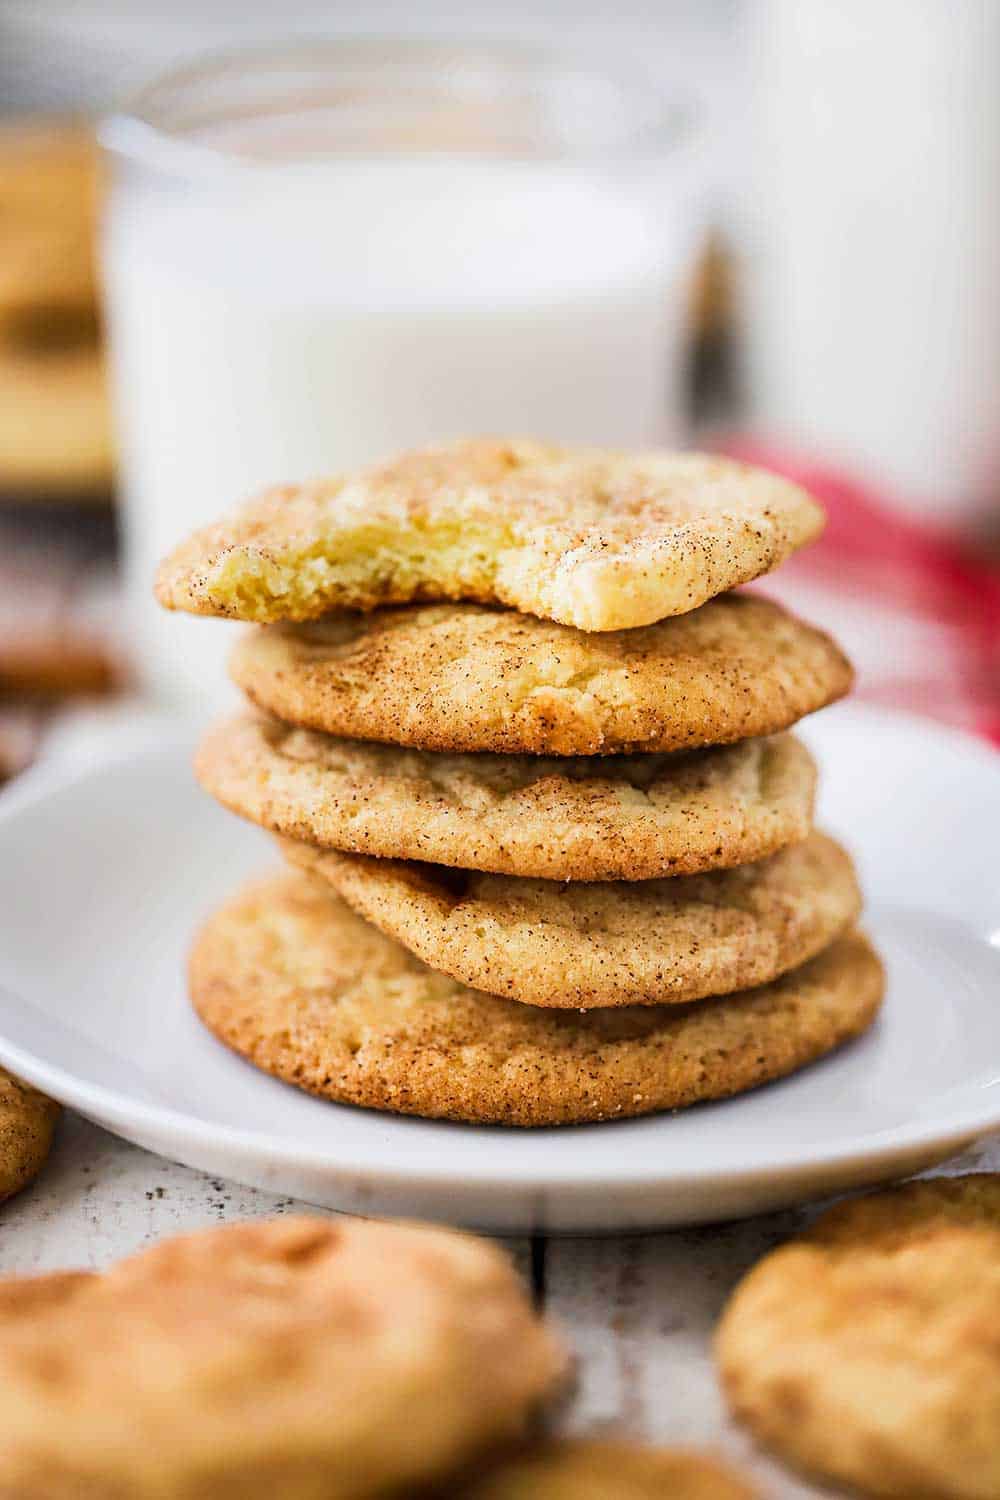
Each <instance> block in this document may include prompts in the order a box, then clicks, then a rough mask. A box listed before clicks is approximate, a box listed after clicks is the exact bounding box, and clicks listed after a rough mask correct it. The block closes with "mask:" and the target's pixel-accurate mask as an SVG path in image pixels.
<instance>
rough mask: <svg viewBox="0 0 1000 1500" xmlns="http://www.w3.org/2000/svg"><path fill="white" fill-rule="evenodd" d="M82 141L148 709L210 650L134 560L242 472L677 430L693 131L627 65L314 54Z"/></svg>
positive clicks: (179, 91) (322, 48) (284, 58)
mask: <svg viewBox="0 0 1000 1500" xmlns="http://www.w3.org/2000/svg"><path fill="white" fill-rule="evenodd" d="M103 139H104V144H105V147H106V150H107V153H108V156H109V158H110V163H111V168H112V171H111V191H110V195H109V203H108V208H107V213H106V224H105V232H104V269H105V283H106V293H107V303H108V319H109V327H110V335H111V349H112V368H113V378H114V388H115V401H116V408H117V421H118V436H119V445H120V454H121V465H122V483H123V492H124V495H123V502H124V503H123V517H124V540H125V567H126V585H127V595H128V607H129V610H130V612H131V629H132V633H133V639H134V642H135V649H136V656H137V665H138V668H139V671H140V674H141V675H142V677H143V679H144V681H145V684H146V686H147V688H148V689H150V690H151V691H152V692H154V693H155V694H157V695H158V696H160V697H161V698H163V699H165V700H174V701H179V702H183V701H184V700H186V701H187V702H188V703H189V704H190V703H191V700H192V699H195V700H201V701H203V702H208V701H210V700H212V699H215V698H218V696H219V694H220V691H221V684H222V681H223V670H222V657H223V656H224V654H225V652H226V651H227V650H228V648H229V646H230V645H231V644H232V638H231V630H230V628H223V627H222V626H220V625H219V624H218V623H216V622H207V621H199V620H194V619H190V618H187V617H177V616H175V617H173V618H170V617H168V616H166V615H164V614H163V613H162V612H158V611H157V609H156V607H155V605H154V604H153V602H152V596H151V588H152V580H153V575H154V571H155V567H156V564H157V561H158V560H159V558H160V557H161V556H162V555H163V554H164V553H165V552H167V551H168V550H169V549H170V547H171V546H172V545H173V544H174V543H175V542H176V541H177V540H178V539H179V538H180V537H182V536H183V535H184V534H185V533H186V532H187V531H189V530H190V529H191V528H192V527H194V526H196V525H198V524H200V523H202V522H204V521H208V520H211V519H213V518H214V517H216V516H217V515H219V514H220V513H221V512H223V511H225V510H227V509H229V508H231V507H232V506H233V505H235V504H236V503H238V502H239V501H240V500H242V499H244V498H245V497H247V496H248V495H250V494H252V493H253V492H255V491H256V490H258V489H260V488H261V487H263V486H264V485H267V484H269V483H272V482H275V481H288V480H296V479H305V478H309V477H313V476H316V475H319V474H323V473H335V472H337V471H339V470H342V469H345V468H349V467H352V466H354V465H357V464H361V463H365V462H368V461H370V460H374V459H377V458H380V457H383V456H387V455H390V454H392V453H393V452H395V451H396V450H399V449H403V448H407V447H411V446H416V445H419V444H423V443H428V442H434V441H441V440H445V439H448V438H451V437H455V436H460V435H468V434H519V435H525V436H541V437H546V438H552V439H564V440H567V441H576V442H587V443H608V444H622V445H630V444H640V445H641V444H651V443H659V442H663V441H671V440H674V439H676V438H677V437H678V436H679V434H680V429H681V425H682V412H683V398H682V391H681V382H680V373H681V366H682V353H683V340H684V333H685V326H684V324H685V308H686V283H687V276H688V272H689V269H690V265H691V262H692V259H693V256H694V254H695V253H696V250H697V242H698V233H697V230H698V222H697V221H698V213H697V206H696V203H695V201H694V187H695V177H694V174H693V171H692V165H693V159H694V153H693V146H694V139H695V131H694V128H693V125H692V121H691V117H690V114H689V112H688V111H687V109H686V108H684V107H682V106H681V105H679V104H678V102H677V101H676V100H673V99H670V98H665V97H663V94H662V91H660V90H657V89H652V88H650V87H649V86H648V85H645V84H644V83H643V82H642V80H641V78H636V77H634V76H632V75H631V74H629V73H620V74H616V73H613V72H603V71H599V70H595V69H594V68H592V67H588V66H583V65H580V64H578V63H574V62H571V61H568V60H566V59H565V58H562V57H560V56H559V55H556V54H552V53H548V52H544V51H539V50H535V49H524V48H521V47H517V46H514V47H511V46H500V45H492V44H490V45H481V44H478V43H477V44H470V45H459V46H452V45H442V44H439V43H415V42H406V43H393V44H387V43H383V42H324V43H319V44H316V45H311V46H301V45H298V46H295V47H292V48H288V49H284V50H280V51H273V50H272V51H268V52H257V53H249V54H245V55H242V56H234V57H231V58H228V59H224V60H221V61H218V62H213V63H209V64H206V65H204V66H200V67H196V68H192V69H188V70H184V71H181V72H177V73H174V74H172V75H171V76H169V77H167V78H165V79H163V80H162V81H160V82H159V83H157V84H155V85H154V86H152V87H151V88H149V89H148V90H147V91H146V92H145V94H144V95H143V96H142V97H141V99H140V100H139V101H138V103H137V104H136V106H135V108H134V110H133V111H132V112H130V113H128V114H123V115H120V116H117V117H115V118H113V119H111V120H109V121H107V122H106V124H105V127H104V131H103ZM234 628H235V627H234Z"/></svg>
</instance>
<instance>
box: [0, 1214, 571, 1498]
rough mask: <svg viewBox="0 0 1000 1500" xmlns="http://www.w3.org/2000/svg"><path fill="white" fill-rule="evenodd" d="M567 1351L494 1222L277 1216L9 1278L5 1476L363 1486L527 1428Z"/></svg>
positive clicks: (6, 1484)
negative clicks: (100, 1268)
mask: <svg viewBox="0 0 1000 1500" xmlns="http://www.w3.org/2000/svg"><path fill="white" fill-rule="evenodd" d="M564 1369H565V1357H564V1354H563V1352H562V1350H561V1348H560V1346H559V1344H558V1343H557V1341H556V1340H555V1338H554V1337H553V1335H552V1334H551V1333H550V1332H549V1331H548V1329H547V1328H545V1326H544V1325H543V1324H542V1323H541V1322H540V1321H539V1320H538V1318H537V1317H536V1316H535V1314H534V1313H533V1311H532V1308H531V1304H530V1302H529V1300H528V1298H527V1296H526V1295H525V1292H524V1291H523V1290H522V1288H521V1286H520V1284H519V1282H518V1280H517V1278H516V1276H515V1275H514V1272H513V1270H512V1269H511V1267H510V1265H509V1264H508V1262H507V1260H506V1258H505V1257H504V1256H503V1255H502V1254H501V1253H500V1252H499V1251H498V1250H496V1249H494V1248H493V1247H492V1246H490V1245H489V1244H487V1243H485V1242H484V1241H482V1240H476V1239H472V1238H471V1237H468V1236H465V1235H460V1234H456V1233H453V1232H451V1231H448V1230H442V1229H431V1228H423V1227H419V1226H416V1225H413V1226H410V1225H399V1224H397V1225H392V1224H379V1223H374V1222H372V1223H368V1222H364V1221H361V1220H357V1219H347V1218H338V1219H336V1220H327V1219H319V1218H312V1219H311V1218H287V1219H275V1220H272V1221H271V1222H260V1223H247V1224H236V1225H229V1226H227V1227H225V1228H223V1229H215V1230H211V1231H207V1232H202V1233H200V1234H192V1235H188V1236H184V1237H182V1238H179V1239H174V1240H168V1241H166V1242H164V1243H163V1244H160V1245H157V1246H156V1247H155V1248H154V1249H152V1250H146V1251H144V1252H142V1253H141V1254H138V1255H135V1256H132V1257H131V1258H130V1259H128V1260H124V1261H121V1262H120V1263H119V1264H118V1265H116V1266H113V1267H112V1268H111V1269H110V1270H109V1271H108V1272H107V1273H106V1274H105V1275H100V1276H98V1275H90V1274H85V1273H79V1274H63V1275H55V1276H42V1277H38V1278H36V1279H15V1280H9V1281H3V1282H0V1494H2V1495H4V1496H10V1497H14V1496H17V1497H19V1500H35V1497H39V1500H41V1497H44V1500H78V1497H83V1496H95V1497H96V1496H101V1497H104V1496H112V1495H114V1496H126V1495H127V1496H128V1497H129V1500H232V1497H234V1496H240V1497H243V1500H273V1497H276V1496H281V1497H282V1500H331V1497H333V1496H336V1497H337V1500H361V1497H365V1496H375V1495H383V1494H385V1493H387V1492H390V1491H391V1492H393V1493H396V1492H397V1490H398V1491H399V1492H401V1493H406V1494H411V1493H413V1492H414V1490H415V1489H416V1488H417V1487H418V1486H419V1485H422V1484H423V1483H425V1482H429V1481H432V1480H436V1479H437V1478H439V1477H441V1476H443V1475H445V1474H447V1473H448V1472H450V1471H451V1470H452V1469H453V1468H454V1467H455V1466H456V1465H459V1464H463V1463H466V1462H470V1461H472V1460H474V1459H475V1458H477V1457H478V1456H479V1455H480V1454H482V1453H485V1452H487V1451H489V1450H491V1449H492V1448H493V1447H494V1446H495V1445H496V1444H497V1443H500V1442H504V1441H508V1440H511V1439H517V1438H518V1437H519V1436H521V1435H522V1434H523V1432H524V1430H525V1427H526V1423H527V1419H528V1417H529V1416H530V1415H531V1413H532V1412H533V1411H534V1410H535V1408H536V1407H537V1406H538V1404H539V1402H540V1401H542V1400H543V1398H544V1397H545V1396H546V1395H548V1394H549V1393H550V1391H551V1390H552V1388H553V1385H554V1384H555V1383H557V1382H558V1381H559V1380H560V1379H561V1377H562V1375H563V1372H564Z"/></svg>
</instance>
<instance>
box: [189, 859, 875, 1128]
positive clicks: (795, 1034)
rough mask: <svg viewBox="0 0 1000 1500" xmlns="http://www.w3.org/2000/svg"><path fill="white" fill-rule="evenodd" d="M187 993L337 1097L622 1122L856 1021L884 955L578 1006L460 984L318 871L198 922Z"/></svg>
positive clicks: (723, 1084) (244, 1048) (431, 1111)
mask: <svg viewBox="0 0 1000 1500" xmlns="http://www.w3.org/2000/svg"><path fill="white" fill-rule="evenodd" d="M189 976H190V985H191V996H192V1000H193V1003H194V1007H195V1009H196V1011H197V1013H198V1015H199V1016H200V1017H201V1019H202V1021H203V1022H204V1023H205V1025H206V1026H207V1027H208V1029H209V1030H210V1031H211V1032H213V1033H214V1035H215V1036H216V1037H218V1038H219V1040H220V1041H223V1042H225V1043H226V1045H227V1046H229V1047H231V1048H232V1049H233V1050H234V1051H235V1052H237V1053H240V1054H241V1055H242V1056H243V1057H245V1058H247V1059H248V1060H249V1061H250V1062H252V1063H254V1064H255V1065H256V1066H257V1067H258V1068H261V1069H262V1070H263V1071H264V1072H266V1073H270V1074H272V1075H273V1076H275V1077H277V1078H281V1079H283V1080H284V1081H285V1082H286V1083H292V1084H295V1085H296V1086H297V1087H299V1088H302V1089H305V1090H306V1091H307V1092H309V1093H313V1094H316V1095H319V1096H320V1097H322V1098H326V1099H331V1100H335V1101H337V1102H339V1103H342V1104H358V1105H362V1106H364V1107H367V1108H369V1109H380V1110H387V1111H390V1112H391V1113H395V1114H406V1115H422V1116H425V1117H427V1118H434V1119H445V1120H464V1121H468V1122H474V1123H479V1124H498V1125H524V1126H532V1125H570V1124H579V1123H583V1122H587V1121H596V1120H614V1119H624V1118H626V1117H628V1116H635V1115H644V1114H651V1113H654V1112H656V1111H658V1110H669V1109H677V1108H680V1107H683V1106H685V1105H689V1104H697V1103H699V1102H702V1101H704V1100H708V1099H721V1098H725V1097H727V1096H729V1095H732V1094H738V1093H742V1092H743V1091H745V1090H747V1089H751V1088H754V1087H756V1086H757V1085H758V1084H761V1083H766V1082H769V1081H770V1080H772V1079H775V1078H781V1077H783V1076H784V1075H786V1074H788V1073H791V1072H794V1071H795V1070H796V1069H797V1068H801V1067H803V1066H804V1065H805V1064H806V1063H809V1062H812V1061H813V1060H814V1059H816V1058H818V1057H822V1056H823V1055H824V1054H826V1053H828V1052H830V1051H832V1050H833V1049H834V1048H835V1047H837V1046H839V1045H840V1044H841V1043H843V1042H846V1041H848V1040H849V1039H850V1038H852V1037H855V1036H858V1035H860V1033H862V1032H863V1031H865V1030H866V1029H867V1028H868V1027H869V1026H870V1025H871V1023H872V1021H873V1020H874V1018H875V1015H876V1013H877V1011H878V1008H879V1003H880V1001H881V998H882V987H883V974H882V966H881V964H880V962H879V960H878V958H877V957H876V955H875V953H874V952H873V950H872V948H871V946H870V945H869V943H868V942H867V940H866V939H865V938H864V937H863V936H861V935H860V934H859V933H857V932H852V933H849V934H847V935H846V936H845V937H842V938H840V939H838V940H837V941H836V942H835V943H833V944H832V945H831V946H830V947H829V948H828V949H826V951H825V952H824V953H821V954H820V955H819V956H818V957H817V958H814V959H812V960H811V962H809V963H808V964H805V965H803V967H802V968H800V969H796V970H794V971H792V973H790V974H787V975H785V976H784V977H783V978H781V979H779V980H776V981H775V982H774V983H773V984H770V985H763V986H761V987H760V988H758V989H755V990H744V991H741V992H740V993H739V994H736V995H733V996H730V997H728V998H726V999H724V1000H706V1001H701V1002H699V1003H698V1004H695V1005H691V1006H668V1007H662V1006H661V1007H655V1006H630V1007H627V1008H624V1009H611V1010H593V1011H586V1012H585V1013H582V1014H581V1013H579V1012H575V1011H565V1010H545V1009H540V1008H537V1007H535V1006H530V1005H520V1004H518V1003H517V1002H516V1001H513V1000H504V999H502V998H500V997H499V996H496V995H487V994H483V993H481V992H480V991H478V990H472V989H468V988H466V987H465V986H464V985H461V984H458V983H457V982H456V981H455V980H453V979H450V978H448V977H447V976H446V975H443V974H438V973H436V972H435V971H434V970H432V969H429V968H427V967H426V965H425V964H422V963H421V962H420V960H419V959H417V958H415V957H414V956H413V954H411V953H410V952H409V951H408V950H407V949H405V948H403V947H402V946H401V945H400V944H399V943H397V942H394V941H393V940H392V939H391V938H387V937H385V936H383V934H382V933H380V932H379V931H378V930H377V929H376V928H375V927H373V926H371V925H370V924H369V923H367V922H365V921H364V920H363V919H362V918H361V917H359V916H357V915H356V914H355V913H354V912H352V911H351V910H350V908H349V907H348V906H346V905H345V904H344V903H343V902H342V901H341V900H340V899H339V898H338V897H337V896H335V895H334V894H333V892H332V891H330V890H329V889H328V888H326V887H324V886H323V885H322V884H320V883H319V882H318V881H316V880H314V879H311V878H309V877H307V876H304V875H293V874H286V875H276V876H271V877H269V878H267V879H264V880H262V881H259V882H256V883H254V884H252V885H250V886H249V887H247V888H246V889H245V890H243V891H242V892H240V893H239V894H238V895H237V896H236V897H235V898H234V899H233V900H232V901H230V902H229V903H228V904H227V905H226V906H224V907H222V909H221V910H220V911H218V912H217V913H216V914H215V915H214V916H213V917H211V918H210V919H209V921H208V922H207V923H206V924H205V926H204V927H203V928H202V931H201V933H200V935H199V936H198V938H197V939H196V942H195V945H194V949H193V951H192V954H191V960H190V965H189Z"/></svg>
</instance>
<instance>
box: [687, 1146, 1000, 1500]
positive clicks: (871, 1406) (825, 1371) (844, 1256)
mask: <svg viewBox="0 0 1000 1500" xmlns="http://www.w3.org/2000/svg"><path fill="white" fill-rule="evenodd" d="M717 1352H718V1359H719V1365H720V1369H721V1373H722V1381H723V1385H724V1387H725V1390H726V1394H727V1396H728V1398H729V1402H730V1405H731V1406H732V1408H733V1410H734V1412H735V1413H736V1415H737V1416H738V1417H740V1418H741V1419H742V1420H743V1421H744V1422H746V1423H747V1424H748V1426H749V1427H750V1428H751V1430H752V1431H753V1433H754V1434H755V1435H756V1436H757V1437H758V1438H759V1439H760V1441H761V1442H762V1443H764V1444H766V1445H767V1446H768V1447H769V1448H772V1449H773V1450H774V1451H775V1452H777V1453H779V1454H780V1455H781V1456H782V1457H784V1458H786V1459H788V1460H789V1461H790V1462H791V1463H793V1464H795V1465H796V1466H798V1467H801V1468H802V1469H805V1470H807V1471H809V1472H811V1473H814V1474H817V1475H820V1476H822V1477H824V1478H826V1479H830V1480H832V1481H833V1482H834V1483H839V1484H846V1485H850V1486H851V1488H852V1489H857V1490H861V1491H863V1492H865V1493H866V1494H870V1495H879V1496H893V1497H899V1500H904V1497H905V1500H931V1497H933V1500H996V1497H997V1496H998V1495H1000V1175H986V1174H982V1175H972V1176H968V1177H955V1178H950V1179H949V1178H939V1179H936V1180H931V1181H927V1182H914V1183H908V1184H906V1185H904V1186H902V1187H898V1188H892V1189H889V1190H887V1191H884V1192H878V1193H873V1194H870V1195H869V1196H867V1197H863V1198H857V1199H854V1200H853V1201H851V1202H849V1203H841V1204H839V1205H838V1206H837V1207H836V1208H834V1209H832V1210H831V1211H830V1212H829V1213H827V1214H824V1215H823V1216H822V1218H820V1219H819V1220H818V1222H817V1223H816V1224H815V1225H814V1226H813V1227H812V1229H811V1230H809V1232H808V1233H807V1234H805V1235H804V1236H803V1237H802V1238H801V1239H798V1240H793V1241H792V1242H791V1243H790V1244H788V1245H785V1246H784V1247H783V1248H782V1249H779V1250H776V1251H775V1252H774V1253H773V1254H771V1255H768V1256H767V1257H766V1258H765V1259H764V1260H763V1261H761V1262H760V1264H759V1265H758V1266H756V1267H755V1268H754V1270H752V1271H751V1272H750V1274H749V1276H747V1277H746V1279H745V1280H744V1281H743V1282H742V1283H741V1284H740V1286H739V1287H738V1288H737V1290H736V1292H735V1294H734V1296H733V1298H732V1300H731V1302H730V1303H729V1306H728V1308H727V1309H726V1312H725V1314H724V1316H723V1319H722V1323H721V1325H720V1328H719V1333H718V1349H717Z"/></svg>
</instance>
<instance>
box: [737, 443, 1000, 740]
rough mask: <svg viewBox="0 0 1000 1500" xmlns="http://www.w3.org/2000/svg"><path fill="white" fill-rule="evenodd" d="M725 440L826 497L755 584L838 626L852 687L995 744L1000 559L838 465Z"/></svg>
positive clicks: (999, 726) (999, 693)
mask: <svg viewBox="0 0 1000 1500" xmlns="http://www.w3.org/2000/svg"><path fill="white" fill-rule="evenodd" d="M724 447H725V451H726V452H727V453H729V454H731V455H732V456H734V457H737V458H743V459H746V460H747V461H748V462H750V463H755V464H760V465H761V466H762V467H764V468H768V469H773V470H774V471H775V472H777V473H780V474H786V475H787V476H788V477H789V478H791V479H794V480H796V481H797V482H798V483H800V484H802V485H804V486H805V488H806V489H808V490H809V491H810V493H811V494H814V495H815V496H816V498H817V499H818V500H820V501H821V502H822V503H823V505H824V506H825V507H826V511H827V515H828V517H829V520H828V524H827V528H826V531H825V532H824V534H823V536H822V538H821V539H820V541H819V542H818V543H816V544H815V545H814V546H812V547H808V548H806V549H805V550H804V551H803V552H801V553H799V554H797V555H796V556H795V557H794V558H793V559H792V560H791V561H790V562H789V563H787V564H786V565H785V566H784V567H783V568H782V569H781V570H780V571H779V572H778V573H777V574H775V575H774V576H773V578H768V579H766V580H764V584H763V587H764V589H765V591H766V592H767V593H771V594H774V595H776V596H778V597H780V598H782V599H784V600H786V601H787V602H788V603H789V604H790V605H791V606H792V607H793V608H795V609H798V610H799V611H800V612H801V613H802V614H805V615H810V616H811V617H812V618H813V619H815V620H816V622H817V623H818V624H823V625H826V626H827V627H828V628H829V629H830V630H831V631H832V632H833V633H834V634H835V635H837V636H838V638H839V639H840V640H841V641H842V643H843V645H844V647H845V649H846V650H847V651H848V653H849V654H851V655H852V656H853V658H854V659H855V664H856V665H857V667H858V669H859V676H858V695H859V696H860V697H862V698H865V699H868V700H869V701H872V702H878V703H885V704H888V705H890V706H892V707H897V708H905V709H910V710H911V711H913V712H916V713H923V714H927V715H929V716H930V717H933V718H937V719H941V720H944V721H945V722H947V723H951V724H957V725H960V726H961V727H963V728H966V729H974V730H976V731H977V732H978V733H980V734H983V735H986V736H987V737H988V738H990V739H992V740H993V741H994V742H995V743H996V744H998V745H1000V564H998V562H997V561H996V560H993V561H991V560H989V559H980V558H979V557H977V556H976V555H974V554H973V553H972V551H971V549H969V548H968V547H966V546H964V545H963V544H962V543H961V542H959V541H956V540H955V539H954V538H953V537H951V536H950V535H948V534H947V533H946V532H945V531H943V530H938V529H936V528H935V527H933V526H929V525H926V524H924V523H921V522H919V521H915V520H913V519H910V518H908V517H906V516H904V515H902V514H900V512H898V511H894V510H893V509H892V508H891V507H890V506H889V505H888V504H886V502H885V501H884V500H883V499H881V498H880V497H879V496H878V495H877V494H875V493H873V491H872V490H871V489H870V488H868V487H866V486H865V485H862V484H859V483H857V482H856V481H854V480H852V479H851V478H849V477H847V476H845V475H844V474H841V473H839V472H836V471H834V470H831V469H828V468H825V467H822V466H819V465H816V464H812V463H809V462H807V461H803V460H801V459H798V458H790V457H789V456H788V455H787V454H783V453H778V452H775V451H774V450H772V449H770V448H768V447H766V446H763V445H760V444H757V443H754V442H752V441H748V440H742V439H741V440H738V441H731V442H727V443H726V444H725V445H724Z"/></svg>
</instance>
